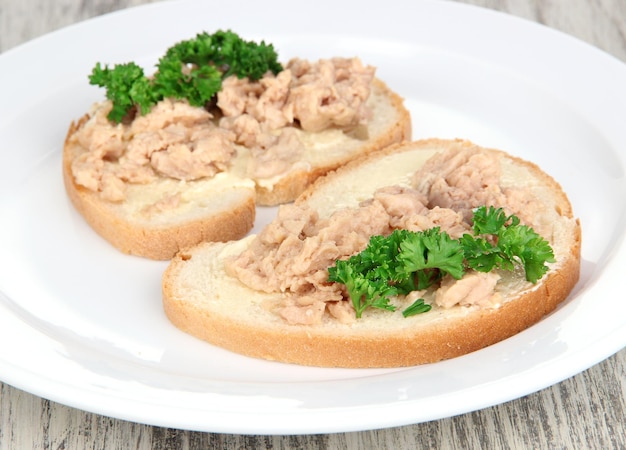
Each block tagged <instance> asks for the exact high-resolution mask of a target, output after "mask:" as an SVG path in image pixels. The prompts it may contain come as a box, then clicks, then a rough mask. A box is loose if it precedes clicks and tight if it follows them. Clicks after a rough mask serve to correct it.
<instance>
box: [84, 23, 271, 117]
mask: <svg viewBox="0 0 626 450" xmlns="http://www.w3.org/2000/svg"><path fill="white" fill-rule="evenodd" d="M277 58H278V56H277V54H276V52H275V51H274V47H273V46H272V45H268V44H265V42H263V41H262V42H261V43H260V44H257V43H255V42H251V41H244V40H243V39H242V38H240V37H239V36H238V35H237V34H236V33H233V32H232V31H221V30H220V31H217V32H215V33H214V34H208V33H200V34H197V35H196V37H195V38H194V39H189V40H186V41H182V42H179V43H177V44H175V45H174V46H172V47H170V48H169V49H168V50H167V51H166V53H165V55H164V56H163V57H162V58H161V59H160V60H159V62H158V64H157V69H158V70H157V72H156V73H155V74H154V76H153V77H151V78H149V77H147V76H146V75H145V74H144V71H143V69H142V68H141V67H139V66H138V65H137V64H135V63H134V62H130V63H126V64H117V65H115V66H113V68H112V69H110V68H109V67H107V66H104V67H103V66H102V65H101V64H100V63H97V64H96V66H95V67H94V68H93V71H92V73H91V75H90V76H89V82H90V83H91V84H93V85H96V86H100V87H104V88H106V90H107V93H106V97H107V98H108V99H109V100H111V101H112V102H113V109H112V110H111V112H110V114H109V116H108V117H109V119H110V120H111V121H113V122H121V121H122V119H124V118H125V117H127V116H128V115H129V114H131V113H132V112H133V110H134V109H136V110H137V111H138V112H139V113H140V114H145V113H147V112H148V111H149V110H150V108H151V107H152V106H153V105H154V104H156V103H157V102H158V101H160V100H162V99H164V98H168V97H171V98H176V99H187V100H188V101H189V103H190V104H191V105H193V106H199V107H202V106H205V105H206V104H207V103H209V102H210V101H211V100H212V99H213V97H214V96H215V94H217V93H218V92H219V91H220V89H221V88H222V80H223V79H224V78H226V77H228V76H230V75H236V76H237V77H239V78H244V77H248V78H250V79H251V80H258V79H259V78H261V77H262V76H263V75H264V74H265V73H266V72H268V71H271V72H272V73H274V74H276V73H278V72H280V71H281V70H282V66H281V65H280V64H279V63H278V61H277Z"/></svg>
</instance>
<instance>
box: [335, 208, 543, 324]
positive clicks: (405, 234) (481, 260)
mask: <svg viewBox="0 0 626 450" xmlns="http://www.w3.org/2000/svg"><path fill="white" fill-rule="evenodd" d="M473 222H474V225H473V229H474V235H473V236H472V235H470V234H467V233H466V234H464V235H463V236H462V237H461V238H460V239H452V238H451V237H450V236H449V235H448V234H447V233H446V232H445V231H441V230H440V229H439V228H438V227H437V228H432V229H430V230H426V231H418V232H413V231H408V230H395V231H394V232H393V233H391V234H390V235H389V236H372V238H371V239H370V242H369V244H368V246H367V247H366V248H365V249H364V250H363V251H362V252H360V253H358V254H356V255H354V256H352V257H350V258H349V259H347V260H338V261H336V263H335V265H334V266H332V267H330V268H329V269H328V274H329V278H328V280H329V281H331V282H336V283H342V284H344V285H345V286H346V290H347V292H348V295H349V296H350V299H351V301H352V304H353V306H354V309H355V311H356V316H357V318H360V317H361V316H362V314H363V311H364V310H366V309H367V308H369V307H373V308H380V309H385V310H388V311H394V310H395V306H394V305H392V304H390V297H391V296H394V295H407V294H408V293H409V292H412V291H416V290H422V289H427V288H429V287H430V286H432V285H434V284H435V283H438V282H439V281H440V280H441V279H442V278H443V277H444V276H445V275H446V274H449V275H451V276H452V277H454V278H455V279H457V280H458V279H460V278H461V277H462V276H463V274H464V273H465V271H466V270H467V269H474V270H477V271H481V272H489V271H491V270H493V269H495V268H498V269H504V270H509V271H512V270H514V269H515V267H516V266H522V267H523V268H524V271H525V274H526V279H527V280H528V281H530V282H532V283H536V282H537V281H538V280H539V279H540V278H541V277H542V276H543V275H544V274H545V273H546V272H547V271H548V267H547V266H546V263H548V262H554V261H555V260H554V253H553V251H552V248H551V247H550V244H549V243H548V242H547V241H546V240H545V239H543V238H542V237H541V236H539V235H538V234H537V233H536V232H535V231H534V230H533V229H532V228H530V227H528V226H526V225H520V220H519V218H518V217H516V216H515V215H511V216H507V215H506V214H505V213H504V211H503V210H502V209H501V208H494V207H493V206H492V207H489V208H487V207H480V208H477V209H476V210H475V212H474V217H473ZM430 309H431V307H430V305H428V304H426V303H424V300H423V299H418V300H416V301H415V303H413V304H412V305H411V306H409V307H408V308H407V309H406V310H404V311H403V315H404V316H405V317H408V316H411V315H415V314H420V313H424V312H427V311H429V310H430Z"/></svg>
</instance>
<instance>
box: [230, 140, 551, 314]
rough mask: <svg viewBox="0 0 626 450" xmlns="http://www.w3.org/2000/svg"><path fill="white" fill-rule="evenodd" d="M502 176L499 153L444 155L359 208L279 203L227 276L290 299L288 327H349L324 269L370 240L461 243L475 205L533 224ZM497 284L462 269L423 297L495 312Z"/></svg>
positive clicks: (285, 307)
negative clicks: (403, 232)
mask: <svg viewBox="0 0 626 450" xmlns="http://www.w3.org/2000/svg"><path fill="white" fill-rule="evenodd" d="M500 172H501V165H500V156H499V155H497V154H491V153H489V154H485V153H484V152H480V151H479V150H476V149H472V148H468V149H455V150H448V151H444V152H441V153H438V154H436V155H434V156H433V157H432V158H431V159H429V161H427V163H426V164H425V165H424V166H423V167H422V168H421V169H420V170H418V171H417V172H416V173H415V175H414V176H413V186H411V187H402V186H389V187H385V188H382V189H378V190H377V191H376V192H375V193H374V195H373V197H372V198H371V199H369V200H366V201H364V202H362V203H360V204H359V206H358V207H356V208H347V209H341V210H338V211H336V212H335V213H334V214H332V215H331V216H330V217H328V218H323V219H321V218H320V217H319V216H318V215H317V213H316V212H315V211H314V210H313V209H311V208H310V207H307V206H303V205H299V204H289V205H283V206H281V207H280V208H279V212H278V215H277V217H276V219H275V220H274V221H273V222H271V223H270V224H269V225H268V226H267V227H266V228H265V229H264V230H263V231H261V232H260V233H259V234H258V235H257V236H256V237H255V239H254V240H253V241H252V243H251V245H250V246H249V248H248V249H247V250H245V251H244V252H242V253H241V254H240V255H238V256H237V257H236V258H233V259H232V260H230V261H229V262H228V264H227V271H228V272H229V274H230V275H231V276H234V277H237V278H238V279H239V280H240V281H241V282H242V283H243V284H245V285H247V286H249V287H251V288H253V289H255V290H258V291H264V292H281V293H286V294H288V295H286V296H285V297H286V300H285V302H284V304H282V305H281V306H280V308H279V310H278V313H279V314H280V315H281V316H282V317H283V318H284V319H285V320H286V321H287V322H288V323H291V324H316V323H319V322H321V320H322V318H323V317H324V315H330V316H331V317H333V318H335V319H337V320H339V321H341V322H345V323H350V322H353V321H354V320H356V315H355V311H354V308H353V307H352V302H351V301H350V299H349V296H348V294H347V292H346V290H345V287H344V286H343V285H342V284H340V283H332V282H329V281H328V268H329V267H330V266H332V265H333V264H334V263H335V261H336V260H338V259H347V258H349V257H350V256H352V255H354V254H356V253H359V252H361V251H362V250H363V249H364V248H365V247H366V246H367V244H368V242H369V239H370V237H371V236H373V235H389V234H391V233H392V232H393V230H395V229H407V230H411V231H424V230H428V229H430V228H434V227H439V228H440V229H441V230H443V231H446V232H447V233H448V234H449V235H450V236H451V237H452V238H453V239H455V238H459V237H461V236H462V235H463V234H464V233H466V232H470V230H471V227H472V224H471V223H470V221H471V212H472V210H473V209H475V208H477V207H480V206H495V207H502V208H504V209H505V211H506V212H507V214H516V215H518V216H519V217H520V219H522V221H523V222H524V223H526V224H527V225H529V226H533V225H534V224H533V223H532V222H531V221H530V218H531V217H533V211H537V208H539V207H540V206H539V205H537V204H534V203H533V201H531V200H529V199H530V198H531V197H532V196H530V195H524V191H525V188H524V187H519V188H517V187H516V188H503V187H502V186H501V185H500V179H501V173H500ZM499 279H500V275H498V273H496V272H493V273H491V272H490V273H479V272H475V271H468V272H467V273H466V274H465V275H464V276H463V278H461V279H460V280H455V279H454V278H452V277H450V276H446V277H444V279H443V280H442V282H441V283H440V285H439V286H437V290H436V292H433V293H432V295H429V296H428V298H429V301H430V302H431V303H432V304H433V305H436V306H437V307H441V308H451V307H454V306H457V305H461V306H473V307H479V308H497V307H498V306H499V305H500V304H501V302H502V298H501V296H500V295H499V294H498V293H497V289H496V285H497V282H498V280H499Z"/></svg>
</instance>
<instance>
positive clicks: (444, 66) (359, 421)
mask: <svg viewBox="0 0 626 450" xmlns="http://www.w3.org/2000/svg"><path fill="white" fill-rule="evenodd" d="M219 5H220V6H219V9H216V7H215V6H212V5H211V4H209V2H205V1H200V0H198V1H194V0H189V1H181V2H179V3H170V2H165V3H156V4H152V5H149V6H144V7H140V8H136V9H130V10H126V11H122V12H120V13H116V14H111V15H108V16H104V17H101V18H98V19H96V20H91V21H88V22H84V23H81V24H78V25H76V26H72V27H69V28H66V29H63V30H61V31H58V32H55V33H53V34H50V35H48V36H45V37H43V38H40V39H37V40H35V41H32V42H30V43H27V44H25V45H23V46H21V47H18V48H16V49H14V50H12V51H9V52H7V53H5V54H3V55H2V56H1V57H0V98H2V102H1V103H0V142H1V143H2V150H1V154H0V162H1V163H0V211H1V216H0V223H1V226H2V232H1V233H0V248H2V249H3V255H2V258H0V274H1V276H0V280H1V281H0V291H1V294H0V342H1V344H0V379H2V380H3V381H5V382H7V383H10V384H12V385H14V386H17V387H19V388H21V389H24V390H26V391H29V392H32V393H34V394H37V395H40V396H43V397H46V398H49V399H52V400H55V401H58V402H61V403H65V404H68V405H71V406H74V407H77V408H81V409H84V410H88V411H92V412H96V413H99V414H105V415H109V416H113V417H117V418H122V419H127V420H132V421H136V422H143V423H148V424H153V425H161V426H169V427H178V428H185V429H192V430H203V431H213V432H227V433H242V434H244V433H258V434H295V433H321V432H339V431H353V430H364V429H372V428H381V427H390V426H398V425H404V424H411V423H417V422H422V421H428V420H433V419H438V418H443V417H449V416H452V415H455V414H459V413H464V412H468V411H472V410H477V409H480V408H484V407H487V406H490V405H494V404H498V403H501V402H504V401H507V400H511V399H513V398H516V397H519V396H523V395H526V394H529V393H531V392H534V391H536V390H539V389H542V388H544V387H547V386H549V385H551V384H553V383H556V382H559V381H561V380H563V379H565V378H567V377H570V376H572V375H574V374H576V373H578V372H579V371H581V370H584V369H586V368H588V367H590V366H591V365H593V364H595V363H597V362H598V361H601V360H602V359H604V358H606V357H608V356H609V355H611V354H613V353H614V352H616V351H618V350H619V349H621V348H622V347H623V346H624V345H625V344H626V302H625V301H624V295H623V294H622V293H620V292H623V289H621V287H622V279H623V274H622V273H621V272H623V270H620V269H623V268H624V267H626V249H625V248H624V228H625V223H626V215H625V203H626V202H625V196H626V195H625V194H626V189H625V174H624V166H625V164H624V161H625V158H626V156H625V155H626V154H625V149H626V133H624V132H623V127H624V123H626V83H625V82H624V80H626V66H625V65H624V64H622V63H620V62H619V61H617V60H615V59H613V58H611V57H610V56H607V55H606V54H603V53H601V52H600V51H598V50H596V49H594V48H591V47H590V46H588V45H585V44H583V43H581V42H579V41H577V40H574V39H572V38H570V37H568V36H565V35H562V34H560V33H557V32H555V31H552V30H549V29H546V28H544V27H541V26H538V25H535V24H532V23H528V22H525V21H522V20H519V19H515V18H513V17H509V16H506V15H502V14H498V13H494V12H492V11H488V10H483V9H478V8H475V7H468V6H464V5H460V4H456V3H453V2H440V1H413V2H405V1H404V0H394V1H385V2H380V1H376V2H363V1H358V2H357V1H355V2H345V3H341V2H336V1H334V0H318V1H316V2H314V3H312V4H311V5H314V6H310V7H307V9H306V12H305V13H303V12H302V9H301V8H302V7H296V6H295V4H294V3H293V2H291V1H281V0H267V1H263V2H250V3H243V2H242V1H229V2H223V1H222V2H219ZM392 17H393V20H391V18H392ZM218 28H222V29H225V28H232V29H233V30H235V31H237V32H239V33H240V34H242V35H243V36H244V37H246V38H249V39H261V38H263V39H266V40H267V41H269V42H272V43H274V45H275V46H276V48H277V49H278V51H279V54H280V56H281V59H283V60H286V59H287V58H289V57H292V56H301V57H306V58H318V57H331V56H339V55H342V56H355V55H358V56H360V57H361V59H362V60H363V61H364V62H366V63H368V64H373V65H375V66H377V67H378V75H379V76H380V77H381V78H383V79H385V80H386V81H387V82H388V83H389V84H390V85H391V87H393V88H394V89H395V90H397V91H399V92H401V93H402V94H403V95H404V96H405V97H406V103H407V105H408V106H409V107H410V109H411V111H412V114H413V118H414V130H415V131H414V136H415V137H417V138H419V137H431V136H437V137H463V138H469V139H472V140H474V141H476V142H478V143H480V144H483V145H489V146H496V147H500V148H503V149H506V150H508V151H510V152H511V153H514V154H518V155H521V156H523V157H525V158H527V159H530V160H532V161H535V162H537V163H538V164H540V165H541V166H542V167H543V168H544V169H545V170H546V171H547V172H549V173H551V174H552V175H553V176H555V177H556V178H557V179H558V180H559V181H560V182H561V183H562V185H563V187H564V188H565V190H566V191H567V192H568V193H569V195H570V197H571V200H572V202H573V206H574V209H575V212H576V213H577V214H578V215H579V216H580V218H581V221H582V227H583V233H584V234H583V237H584V239H583V249H582V255H583V266H582V278H581V281H580V283H579V285H578V286H577V288H576V289H575V292H574V294H573V295H572V296H571V298H570V299H569V300H568V301H567V302H566V303H565V304H564V305H563V307H561V308H560V309H559V310H558V311H556V312H555V313H554V314H552V315H551V316H550V317H548V318H546V319H545V320H543V321H542V322H540V323H539V324H537V325H536V326H534V327H532V328H530V329H529V330H527V331H524V332H523V333H520V334H519V335H517V336H515V337H513V338H511V339H508V340H506V341H504V342H502V343H500V344H497V345H494V346H492V347H489V348H487V349H485V350H482V351H479V352H476V353H473V354H470V355H467V356H465V357H461V358H457V359H454V360H450V361H446V362H442V363H437V364H432V365H426V366H421V367H415V368H407V369H399V370H331V369H317V368H306V367H299V366H289V365H283V364H278V363H271V362H265V361H258V360H253V359H248V358H245V357H242V356H239V355H235V354H231V353H229V352H226V351H224V350H221V349H218V348H214V347H212V346H210V345H208V344H205V343H203V342H200V341H198V340H196V339H194V338H192V337H190V336H188V335H186V334H183V333H182V332H180V331H178V330H177V329H176V328H174V327H173V326H172V325H170V323H169V322H168V321H167V319H166V318H165V316H164V314H163V312H162V310H161V299H160V276H161V273H162V271H163V269H164V267H165V263H161V262H150V261H144V260H141V259H139V258H134V257H129V256H123V255H121V254H119V253H117V252H116V251H115V250H113V249H112V248H111V247H109V245H108V244H106V243H105V242H103V241H102V240H101V239H100V238H98V237H97V236H95V235H94V233H93V232H92V231H91V230H90V229H89V228H88V227H87V226H86V225H85V223H84V222H83V220H82V219H81V218H80V217H79V216H78V215H77V214H76V212H75V211H74V210H73V209H72V208H71V207H70V205H69V203H68V201H67V199H66V197H65V195H64V190H63V186H62V181H61V177H60V152H61V148H62V143H63V138H64V135H65V131H66V129H67V127H68V125H69V123H70V121H71V120H73V119H75V118H78V117H79V116H81V115H82V114H83V113H84V112H85V111H86V110H87V109H88V107H89V106H90V104H91V103H92V102H93V101H96V100H99V99H101V98H102V96H103V92H102V91H101V90H99V89H97V88H95V87H91V86H89V85H88V82H87V74H88V73H89V72H90V71H91V68H92V67H93V65H94V64H95V62H97V61H101V62H104V63H111V64H113V63H118V62H126V61H127V60H136V61H138V62H140V63H141V64H144V65H146V66H147V67H150V66H152V65H153V64H154V63H155V62H156V58H157V57H158V56H159V55H160V54H161V53H162V52H163V51H164V50H165V48H167V47H168V46H169V45H171V44H173V43H174V42H176V41H178V40H181V39H186V38H190V37H192V36H193V35H194V34H195V33H196V32H200V31H204V30H206V31H212V30H216V29H218ZM266 212H267V213H269V212H270V211H266ZM261 215H262V216H263V214H261ZM389 351H393V349H391V348H390V349H389Z"/></svg>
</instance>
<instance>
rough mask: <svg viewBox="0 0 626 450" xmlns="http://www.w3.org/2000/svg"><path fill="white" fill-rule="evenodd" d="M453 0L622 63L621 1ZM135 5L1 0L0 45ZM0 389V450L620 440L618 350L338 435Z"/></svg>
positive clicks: (574, 445) (600, 443)
mask: <svg viewBox="0 0 626 450" xmlns="http://www.w3.org/2000/svg"><path fill="white" fill-rule="evenodd" d="M442 1H444V0H442ZM458 1H460V2H462V3H470V4H474V5H478V6H482V7H487V8H493V9H496V10H499V11H503V12H506V13H510V14H513V15H517V16H521V17H524V18H526V19H529V20H534V21H537V22H540V23H543V24H545V25H547V26H550V27H553V28H555V29H558V30H561V31H564V32H566V33H568V34H571V35H573V36H576V37H578V38H579V39H582V40H584V41H587V42H588V43H590V44H592V45H594V46H596V47H598V48H600V49H602V50H603V51H605V52H608V53H610V54H612V55H614V56H615V57H617V58H619V59H620V60H622V61H626V0H525V1H522V0H458ZM143 3H149V0H92V1H82V0H52V1H51V0H0V52H3V51H6V50H8V49H10V48H12V47H14V46H17V45H19V44H20V43H22V42H25V41H28V40H30V39H32V38H35V37H37V36H40V35H43V34H45V33H48V32H51V31H53V30H55V29H58V28H61V27H64V26H67V25H70V24H72V23H74V22H78V21H82V20H85V19H87V18H90V17H94V16H97V15H101V14H105V13H108V12H111V11H114V10H119V9H122V8H126V7H130V6H136V5H140V4H143ZM624 82H625V83H626V80H624ZM4 344H5V343H2V345H4ZM50 369H51V370H52V369H53V368H50ZM0 389H1V390H0V448H2V449H6V448H16V449H31V448H40V449H83V448H89V449H92V448H137V449H161V448H168V449H169V448H181V449H191V448H193V449H195V448H224V449H239V448H329V449H340V448H441V449H445V448H459V449H460V448H463V449H465V448H512V449H521V448H524V449H528V448H542V449H543V448H549V449H552V448H555V449H556V448H566V449H584V448H597V449H610V448H613V449H624V448H626V400H625V399H626V350H624V349H623V350H621V351H620V352H618V353H617V354H615V355H613V356H612V357H610V358H608V359H607V360H605V361H603V362H601V363H599V364H597V365H596V366H594V367H591V368H590V369H588V370H586V371H584V372H583V373H580V374H578V375H576V376H574V377H572V378H570V379H567V380H565V381H563V382H561V383H559V384H557V385H555V386H552V387H549V388H547V389H544V390H542V391H540V392H537V393H534V394H531V395H528V396H526V397H524V398H521V399H518V400H514V401H510V402H507V403H505V404H502V405H498V406H495V407H491V408H487V409H484V410H481V411H477V412H472V413H468V414H463V415H460V416H457V417H452V418H447V419H442V420H437V421H432V422H428V423H422V424H417V425H412V426H403V427H397V428H391V429H383V430H375V431H364V432H352V433H338V434H320V435H298V436H244V435H228V434H213V433H202V432H193V431H185V430H177V429H170V428H162V427H153V426H147V425H141V424H136V423H131V422H126V421H123V420H118V419H112V418H108V417H104V416H100V415H97V414H92V413H87V412H83V411H80V410H78V409H73V408H70V407H67V406H64V405H61V404H58V403H55V402H51V401H49V400H45V399H42V398H39V397H36V396H34V395H31V394H29V393H26V392H24V391H21V390H19V389H16V388H14V387H12V386H9V385H7V384H1V385H0Z"/></svg>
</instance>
